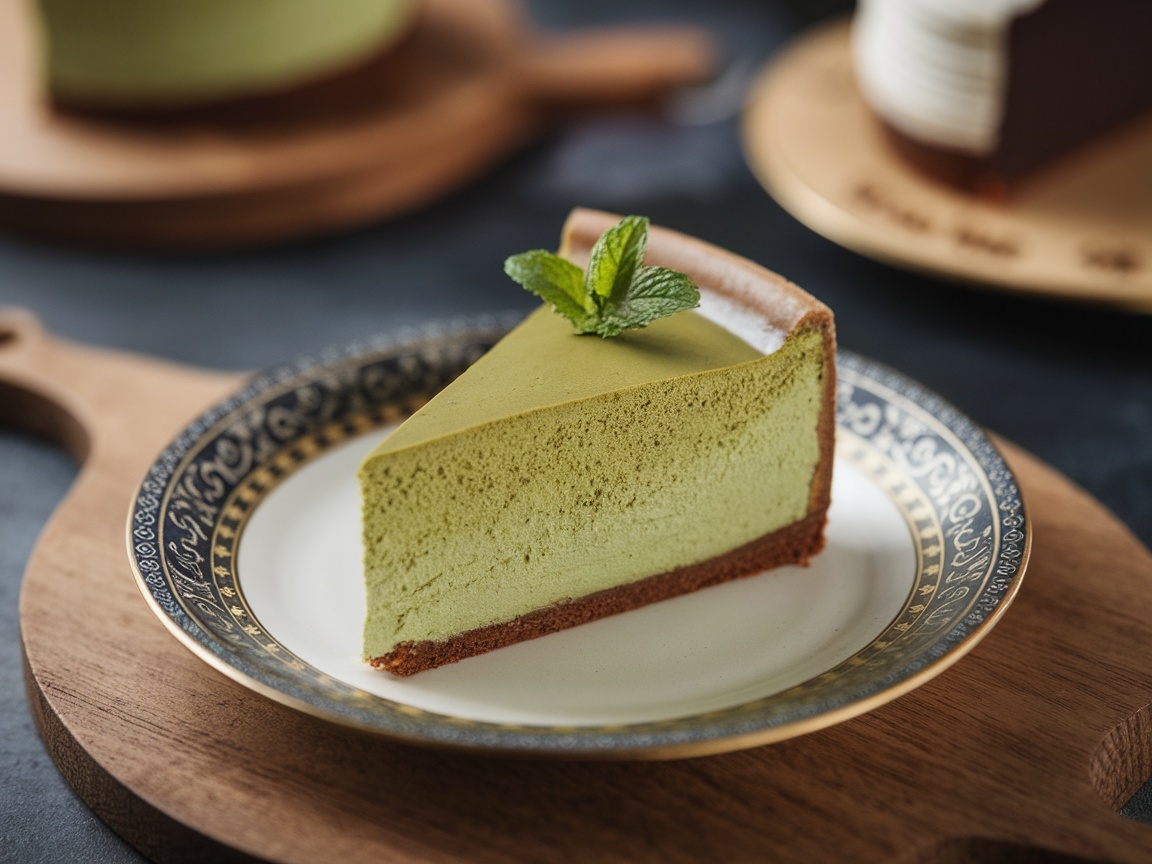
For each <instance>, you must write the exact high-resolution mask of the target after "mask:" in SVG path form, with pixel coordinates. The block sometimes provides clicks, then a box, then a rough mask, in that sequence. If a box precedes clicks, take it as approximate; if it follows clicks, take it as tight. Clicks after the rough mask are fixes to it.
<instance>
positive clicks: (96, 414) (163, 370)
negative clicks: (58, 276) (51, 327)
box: [0, 308, 238, 462]
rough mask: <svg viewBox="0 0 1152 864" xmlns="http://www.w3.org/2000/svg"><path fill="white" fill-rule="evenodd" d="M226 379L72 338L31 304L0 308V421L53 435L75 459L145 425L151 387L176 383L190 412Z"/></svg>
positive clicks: (232, 377) (225, 375) (129, 436)
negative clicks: (57, 333) (54, 331)
mask: <svg viewBox="0 0 1152 864" xmlns="http://www.w3.org/2000/svg"><path fill="white" fill-rule="evenodd" d="M173 376H174V377H173ZM233 381H238V378H237V376H236V375H234V374H231V373H216V372H204V371H201V370H191V369H187V368H185V367H180V366H176V365H174V364H169V363H164V362H162V361H152V360H150V361H147V362H144V361H143V360H142V359H141V358H139V357H134V356H132V355H129V354H123V353H120V352H117V351H111V350H106V349H100V348H88V347H82V346H79V345H75V344H73V343H71V342H68V341H66V340H63V339H59V338H56V337H54V336H52V335H50V334H49V333H47V332H45V330H44V327H43V326H42V325H41V323H40V321H39V320H38V319H37V318H36V316H35V315H32V314H31V313H30V312H27V311H25V310H22V309H12V308H9V309H0V425H4V426H8V427H12V428H15V429H18V430H19V431H22V432H26V433H28V434H31V435H35V436H37V437H40V438H46V439H48V440H50V441H53V442H55V443H57V444H59V445H61V446H62V447H64V448H65V449H66V450H68V451H69V452H70V453H71V454H72V455H73V456H75V457H76V458H77V460H79V461H81V462H83V461H85V460H86V459H88V458H89V457H90V456H91V455H92V454H93V453H94V451H95V450H96V449H99V445H100V443H101V442H103V441H105V440H109V439H114V438H116V437H117V436H123V437H124V438H125V439H134V438H136V435H135V429H136V427H137V426H138V425H141V424H143V425H148V421H147V417H148V414H149V401H150V397H151V396H152V395H154V390H153V389H152V388H156V390H160V389H161V388H162V390H163V391H169V390H171V388H172V387H175V388H177V391H178V392H183V393H184V394H185V395H186V397H187V404H188V406H189V411H190V412H192V411H195V410H196V409H197V408H199V407H200V406H202V405H204V404H205V403H206V400H207V399H208V398H210V397H218V396H219V394H220V393H221V391H222V389H223V388H225V387H226V386H227V384H228V383H229V382H233ZM157 395H158V394H157ZM168 398H169V399H170V398H171V396H169V397H168ZM191 416H192V414H191V413H190V414H189V417H191ZM172 431H173V430H172V428H171V425H170V423H169V424H168V426H167V432H168V433H169V434H170V433H171V432H172Z"/></svg>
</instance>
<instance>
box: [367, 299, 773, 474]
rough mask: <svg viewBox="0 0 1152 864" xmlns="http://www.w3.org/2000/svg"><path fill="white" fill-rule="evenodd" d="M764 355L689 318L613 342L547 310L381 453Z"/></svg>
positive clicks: (676, 317)
mask: <svg viewBox="0 0 1152 864" xmlns="http://www.w3.org/2000/svg"><path fill="white" fill-rule="evenodd" d="M763 356H764V355H763V353H762V352H761V351H759V350H757V349H756V348H754V347H752V346H751V345H749V344H748V343H747V342H745V341H744V340H742V339H740V338H739V337H737V336H735V335H733V334H732V333H730V332H729V331H728V330H727V329H725V328H724V327H722V326H720V325H719V324H716V323H713V322H712V321H710V320H708V319H707V318H705V317H704V316H703V315H700V314H697V313H695V312H682V313H680V314H678V315H674V316H671V317H669V318H663V319H660V320H658V321H654V322H653V323H651V324H650V325H648V326H647V327H645V328H643V329H639V330H629V331H627V332H625V333H623V334H621V335H620V336H616V337H614V338H612V339H601V338H600V337H598V336H592V335H583V336H581V335H576V334H575V333H573V332H572V326H571V325H570V324H569V323H568V322H567V321H566V320H564V319H563V318H561V317H559V316H558V315H555V314H554V313H553V312H552V311H551V309H550V308H548V307H547V306H542V307H541V308H539V309H537V310H536V311H535V312H534V313H532V314H531V315H530V316H529V317H528V319H527V320H525V321H524V323H522V324H521V325H520V326H519V327H517V328H516V330H514V331H513V332H512V333H511V334H509V336H507V337H505V338H504V339H503V340H501V341H500V342H499V343H498V344H497V345H496V346H495V347H494V348H492V350H491V351H489V352H488V354H487V355H486V357H485V362H484V363H483V364H481V365H480V366H477V367H473V368H472V369H469V370H468V371H466V372H465V373H464V375H462V376H461V377H460V378H458V379H457V380H456V381H454V382H453V383H452V384H449V385H448V387H447V388H445V389H444V391H442V392H441V393H440V394H439V395H438V396H437V398H436V401H435V404H434V405H429V406H425V407H424V408H422V409H420V410H419V411H417V412H416V413H415V414H414V415H413V416H412V417H410V418H409V419H408V420H407V421H406V422H405V423H404V424H403V426H402V427H401V428H399V429H397V430H396V431H395V432H394V433H393V434H392V435H390V436H389V437H388V438H387V439H386V440H385V441H384V442H382V443H381V444H380V446H379V447H378V448H377V449H376V450H375V451H374V454H377V453H388V452H394V451H396V450H400V449H403V448H405V447H409V446H414V445H416V444H420V443H424V442H426V441H429V440H431V439H433V438H437V437H440V436H443V435H451V434H453V433H455V432H459V431H461V430H462V429H466V428H469V427H470V426H474V425H479V424H481V423H487V422H493V421H496V420H501V419H506V418H508V417H514V416H517V415H519V414H523V413H525V412H528V411H533V410H537V409H540V408H544V407H548V406H552V405H559V404H563V403H565V402H573V401H577V400H581V399H587V398H590V397H593V396H598V395H601V394H604V393H609V392H612V391H618V390H625V389H628V388H632V387H638V386H641V385H644V384H650V383H652V382H655V381H662V380H666V379H669V378H677V377H680V376H685V375H694V374H699V373H703V372H709V371H712V370H715V369H720V368H724V367H728V366H735V365H738V364H741V363H746V362H750V361H754V360H756V359H758V358H761V357H763Z"/></svg>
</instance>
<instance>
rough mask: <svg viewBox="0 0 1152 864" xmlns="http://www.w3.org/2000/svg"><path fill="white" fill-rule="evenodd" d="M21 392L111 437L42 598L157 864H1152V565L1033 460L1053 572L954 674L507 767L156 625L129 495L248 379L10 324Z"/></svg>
mask: <svg viewBox="0 0 1152 864" xmlns="http://www.w3.org/2000/svg"><path fill="white" fill-rule="evenodd" d="M4 333H7V334H8V335H7V338H5V337H4V336H3V334H4ZM0 381H3V382H5V386H6V391H5V392H8V393H13V392H23V393H27V394H35V396H36V398H34V399H30V400H26V401H25V403H24V404H25V405H28V404H33V405H41V406H46V405H52V406H59V407H57V408H54V409H53V410H52V411H50V412H47V414H51V415H52V417H55V418H56V419H57V421H58V420H59V418H60V417H62V416H65V415H66V416H71V417H72V418H74V422H72V424H71V427H68V426H67V425H66V426H65V427H63V428H65V429H67V428H72V429H73V433H68V434H74V429H75V427H81V428H83V429H84V430H85V431H86V433H87V435H86V437H87V439H88V441H89V442H90V443H89V446H88V447H87V457H86V461H85V463H84V466H83V469H82V471H81V474H80V476H79V478H78V480H77V482H76V485H75V486H74V488H73V489H72V490H71V492H70V494H69V495H68V496H67V498H66V500H65V501H64V502H63V503H62V504H61V506H60V508H59V510H58V511H57V513H56V514H55V516H54V517H53V519H52V520H51V521H50V523H49V525H48V526H47V527H46V528H45V530H44V533H43V535H42V537H41V538H40V541H39V543H38V544H37V547H36V550H35V552H34V554H33V556H32V559H31V561H30V564H29V567H28V571H27V575H26V579H25V582H24V587H23V594H22V597H21V608H20V620H21V625H22V634H23V644H24V650H25V657H26V668H27V680H28V689H29V694H30V699H31V702H32V705H33V710H34V713H35V715H36V717H37V721H38V723H39V726H40V729H41V731H42V734H43V736H44V738H45V742H46V745H47V747H48V749H49V751H50V752H51V754H52V756H53V758H54V759H55V760H56V762H57V765H58V766H59V767H60V769H61V771H62V772H63V774H64V775H65V777H67V779H68V780H69V782H70V783H71V784H72V785H73V787H74V788H76V789H77V791H78V792H79V793H80V795H81V796H82V797H83V799H84V800H85V801H86V802H87V803H88V804H89V805H90V806H92V807H93V809H94V810H95V811H96V812H97V813H98V814H100V816H101V817H102V818H104V819H105V820H106V821H107V822H108V823H109V824H110V825H112V827H113V828H115V829H116V830H117V831H118V832H119V833H120V834H122V835H123V836H124V837H125V838H126V839H127V840H128V841H129V842H131V843H132V844H133V845H135V846H136V847H137V848H139V849H141V850H142V851H144V852H145V853H146V854H148V855H150V856H152V857H154V858H155V859H157V860H161V861H190V860H217V858H222V857H223V856H224V855H227V856H230V857H233V858H235V859H236V860H244V859H245V857H247V856H252V857H257V858H263V859H269V860H274V861H286V862H294V861H300V862H304V861H317V860H344V861H398V862H444V861H490V862H509V861H524V860H532V861H557V862H559V861H572V860H579V861H585V860H595V861H649V860H651V861H662V862H681V861H683V862H688V861H797V862H799V861H805V862H810V861H854V862H916V864H928V862H930V864H952V862H960V861H982V862H983V861H1008V862H1019V861H1035V860H1041V861H1049V860H1051V861H1069V860H1071V861H1079V860H1083V861H1109V862H1132V864H1136V862H1142V861H1147V860H1150V859H1152V827H1149V826H1146V825H1142V824H1138V823H1133V822H1129V821H1127V820H1125V819H1123V818H1122V817H1120V816H1119V815H1117V814H1116V812H1115V808H1116V807H1117V806H1118V805H1119V804H1120V803H1122V800H1123V797H1124V796H1125V794H1127V793H1128V792H1130V791H1131V789H1132V788H1133V784H1134V783H1138V782H1141V781H1143V779H1145V776H1146V775H1147V773H1148V770H1149V758H1148V754H1149V752H1150V750H1152V748H1150V746H1149V737H1150V728H1149V724H1148V720H1147V715H1146V712H1145V710H1144V708H1145V706H1146V705H1147V704H1148V702H1149V697H1150V695H1152V671H1149V666H1148V664H1147V662H1146V657H1147V656H1148V653H1149V651H1150V650H1152V623H1150V622H1152V555H1150V554H1149V552H1148V550H1146V549H1145V548H1144V547H1143V546H1142V545H1141V544H1140V543H1139V542H1138V541H1137V540H1136V539H1135V538H1134V537H1133V536H1132V535H1131V534H1130V533H1129V532H1128V531H1127V530H1126V529H1125V528H1124V527H1123V526H1122V525H1121V524H1120V523H1119V522H1118V521H1117V520H1116V519H1115V518H1114V517H1113V516H1112V515H1110V514H1109V513H1107V512H1106V511H1105V510H1104V509H1103V508H1102V507H1101V506H1100V505H1099V504H1097V503H1095V502H1094V501H1093V500H1092V499H1090V498H1089V497H1088V496H1087V495H1086V494H1084V493H1083V492H1082V491H1080V490H1079V489H1077V488H1075V487H1074V486H1073V485H1071V484H1070V483H1069V482H1068V481H1067V480H1066V479H1064V478H1062V477H1061V476H1060V475H1058V474H1057V473H1056V472H1055V471H1053V470H1052V469H1050V468H1048V467H1046V466H1045V465H1043V464H1041V463H1040V462H1038V461H1037V460H1035V459H1034V458H1032V457H1030V456H1029V455H1028V454H1026V453H1024V452H1022V451H1021V450H1019V449H1018V448H1015V447H1012V446H1011V445H1007V444H1005V445H1004V450H1005V453H1006V455H1007V457H1008V460H1009V462H1010V463H1011V464H1012V466H1013V469H1014V470H1015V471H1016V472H1017V475H1018V477H1019V480H1020V484H1021V487H1022V489H1023V491H1024V495H1025V498H1026V501H1027V502H1028V505H1029V507H1030V515H1031V518H1032V520H1033V523H1034V530H1035V534H1034V546H1033V555H1032V561H1031V563H1030V565H1029V570H1028V574H1027V576H1026V578H1025V580H1024V584H1023V586H1022V588H1021V591H1020V594H1019V596H1018V598H1017V599H1016V601H1015V603H1014V604H1013V606H1012V607H1011V609H1009V610H1008V613H1007V615H1006V616H1005V618H1004V620H1003V621H1002V622H1001V623H1000V624H998V625H997V627H996V628H995V629H994V630H993V631H992V632H991V633H990V634H989V635H988V636H987V637H986V638H985V639H984V640H983V641H982V642H981V643H980V644H979V645H978V646H977V647H976V648H975V649H974V650H973V651H972V653H971V654H970V655H968V656H967V657H965V658H964V659H963V660H962V661H961V662H959V663H958V664H957V665H956V666H955V667H953V668H951V669H949V670H947V671H946V672H944V673H943V674H942V675H941V676H939V677H938V678H936V679H933V680H932V681H930V682H929V683H927V684H925V685H924V686H922V687H920V688H919V689H917V690H915V691H913V692H912V693H910V694H908V695H906V696H903V697H901V698H899V699H897V700H896V701H894V702H892V703H890V704H888V705H886V706H884V707H882V708H880V709H879V710H876V711H874V712H871V713H869V714H867V715H864V716H862V717H859V718H856V719H854V720H851V721H848V722H845V723H842V724H840V725H838V726H834V727H832V728H829V729H826V730H823V731H820V732H817V733H814V734H811V735H807V736H804V737H801V738H796V739H792V740H789V741H786V742H783V743H779V744H775V745H771V746H767V747H761V748H757V749H753V750H746V751H743V752H737V753H730V754H726V755H721V756H713V757H706V758H699V759H690V760H682V761H673V762H643V763H641V762H624V763H597V762H552V761H530V760H511V759H507V760H501V759H493V758H485V757H477V756H468V755H461V754H453V753H445V752H438V751H432V750H422V749H417V748H412V747H407V746H402V745H398V744H392V743H389V742H387V741H384V740H380V739H378V738H374V737H372V736H369V735H366V734H360V733H357V732H353V731H350V730H347V729H343V728H338V727H335V726H332V725H330V724H327V723H325V722H323V721H320V720H317V719H314V718H311V717H308V716H305V715H303V714H300V713H298V712H295V711H293V710H291V709H289V708H286V707H284V706H281V705H279V704H276V703H273V702H271V701H268V700H266V699H263V698H261V697H259V696H256V695H255V694H253V693H251V692H249V691H248V690H246V689H245V688H243V687H241V686H240V685H238V684H235V683H233V682H232V681H231V680H229V679H227V678H225V677H224V676H222V675H220V674H218V673H217V672H215V671H213V670H212V669H211V668H209V667H208V666H207V665H206V664H204V663H202V662H201V661H199V660H198V659H196V658H195V657H194V656H193V655H192V654H191V653H190V652H188V651H187V650H186V649H184V648H183V647H182V646H181V645H180V644H179V643H178V642H177V641H176V640H175V639H174V638H172V636H171V635H169V634H168V633H167V632H166V630H165V628H164V627H163V625H162V624H161V623H160V622H159V621H158V620H157V619H156V618H155V617H154V616H153V615H152V613H151V612H150V611H149V609H148V607H147V605H146V604H145V601H144V600H143V598H142V597H141V596H140V593H139V591H138V589H137V588H136V585H135V583H134V581H133V578H132V574H131V571H130V569H129V566H128V562H127V558H126V553H125V548H124V545H125V540H124V533H125V531H124V523H125V514H126V512H127V509H128V505H129V502H130V501H131V499H132V497H133V494H134V492H135V489H136V486H137V483H138V481H139V480H140V478H141V476H142V475H143V472H144V471H145V470H146V468H147V466H148V464H149V463H150V461H151V460H152V458H153V457H154V455H155V454H156V452H157V451H159V450H160V449H161V448H162V447H163V446H164V445H165V444H166V443H167V441H168V439H169V438H170V437H171V435H173V434H174V433H175V432H176V431H177V430H178V429H179V428H180V427H181V425H182V424H183V423H185V422H186V421H187V420H188V419H189V418H190V417H191V415H193V414H194V413H196V412H197V411H198V410H199V409H200V408H201V407H203V406H205V405H206V404H208V403H210V402H212V401H214V400H215V399H217V398H219V397H221V396H223V395H224V394H225V393H226V392H227V391H229V390H230V389H231V388H233V387H234V386H235V385H236V384H237V383H238V382H239V378H238V377H237V376H231V375H220V374H209V373H205V372H201V371H197V370H193V369H188V368H181V367H178V366H173V365H171V364H167V363H161V362H158V361H155V360H151V359H146V358H142V357H134V356H130V355H123V354H117V353H112V352H106V351H96V350H91V349H86V348H80V347H78V346H74V345H69V344H66V343H62V342H59V341H57V340H55V339H53V338H51V337H50V336H48V335H47V334H44V333H43V332H41V331H40V330H39V328H38V327H37V325H36V324H35V322H34V321H32V320H31V319H29V318H27V317H24V316H19V315H16V316H12V315H9V316H7V317H5V318H0ZM11 413H12V412H10V411H9V412H7V415H8V416H10V415H11ZM50 421H51V417H46V416H42V417H40V418H39V419H34V420H32V421H30V422H31V425H33V426H37V425H38V426H39V428H40V429H41V430H42V431H50V430H52V429H54V428H56V427H54V426H53V425H52V422H50Z"/></svg>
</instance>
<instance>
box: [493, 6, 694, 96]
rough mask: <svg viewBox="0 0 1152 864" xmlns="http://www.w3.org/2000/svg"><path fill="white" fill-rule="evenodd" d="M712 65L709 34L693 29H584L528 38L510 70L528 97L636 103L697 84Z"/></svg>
mask: <svg viewBox="0 0 1152 864" xmlns="http://www.w3.org/2000/svg"><path fill="white" fill-rule="evenodd" d="M716 68H717V48H716V45H715V42H714V41H713V39H712V37H711V36H710V35H709V34H708V33H706V32H705V31H703V30H701V29H699V28H696V27H671V26H669V27H657V28H653V27H635V28H625V29H620V28H613V29H611V30H607V29H603V30H601V29H594V30H585V31H582V32H579V33H574V34H567V35H563V36H539V37H537V38H535V39H533V40H531V42H530V45H529V46H528V47H527V49H526V50H525V51H524V53H523V55H522V56H521V58H520V59H519V60H518V61H517V62H516V63H514V64H513V68H512V74H513V75H514V76H515V80H516V81H517V83H518V84H519V85H520V86H522V87H524V88H526V90H527V93H528V96H529V98H530V99H532V100H534V101H537V102H541V103H545V104H551V105H557V106H568V107H571V106H574V105H576V106H578V105H593V104H595V105H605V104H613V103H621V104H622V103H628V102H641V101H645V100H650V99H654V98H656V97H658V96H660V95H663V94H665V93H667V91H668V90H669V88H674V87H681V86H686V85H689V84H697V83H700V82H701V81H704V80H706V79H707V78H709V77H710V76H711V75H713V74H714V73H715V71H716Z"/></svg>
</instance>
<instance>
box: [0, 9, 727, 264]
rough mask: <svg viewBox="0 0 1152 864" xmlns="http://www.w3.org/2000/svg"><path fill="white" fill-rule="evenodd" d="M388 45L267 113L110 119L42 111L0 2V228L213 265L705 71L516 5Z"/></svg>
mask: <svg viewBox="0 0 1152 864" xmlns="http://www.w3.org/2000/svg"><path fill="white" fill-rule="evenodd" d="M420 2H421V7H420V12H419V15H418V16H417V18H416V21H415V23H414V25H413V29H412V32H411V33H409V34H408V35H407V36H406V37H405V38H404V39H403V40H402V41H401V42H400V43H399V44H398V45H397V46H396V47H394V48H390V49H389V50H388V51H387V52H386V53H385V54H384V55H383V56H381V57H380V58H377V60H376V61H374V62H373V63H371V64H369V65H368V66H367V67H366V68H364V69H360V70H357V71H356V72H355V74H351V73H350V74H349V76H346V77H345V79H341V80H342V83H331V82H330V85H327V86H326V85H324V84H323V83H318V84H317V85H315V86H313V87H312V88H311V89H305V91H304V92H300V93H297V94H294V95H293V96H292V97H291V98H286V100H285V101H284V102H282V103H276V104H274V105H270V104H269V103H268V102H259V101H256V102H254V103H252V104H249V103H240V104H236V105H232V106H231V109H232V110H224V109H226V108H227V107H228V106H224V108H221V106H217V109H219V110H205V111H204V112H200V113H195V112H193V113H188V114H179V113H175V114H169V115H153V116H148V117H131V118H128V117H120V118H116V117H111V116H108V115H104V116H100V115H95V114H78V113H73V112H68V111H61V110H54V109H53V108H52V106H51V105H49V104H48V101H47V100H46V99H45V97H44V96H43V94H42V93H41V92H40V91H41V86H40V83H39V71H38V70H39V60H38V46H37V44H36V42H35V39H34V36H33V34H34V32H35V28H34V27H33V26H32V22H31V21H30V20H29V19H30V13H29V10H30V9H31V6H32V4H31V3H27V2H25V0H0V130H2V132H0V228H5V229H8V230H12V231H19V232H24V233H36V234H46V235H50V236H52V237H57V238H64V239H68V240H73V241H83V242H86V243H95V244H104V245H115V246H130V247H153V248H169V249H197V250H202V249H216V248H223V247H230V246H241V245H248V244H253V243H266V242H271V241H275V240H284V239H288V238H293V237H299V236H303V235H308V234H314V233H323V232H330V231H335V230H338V229H341V228H345V227H348V226H352V225H357V224H362V223H364V222H367V221H370V220H373V219H378V218H382V217H385V216H391V215H395V214H397V213H399V212H401V211H404V210H407V209H411V208H413V207H415V206H417V205H419V204H423V203H426V202H428V201H430V200H431V199H433V198H435V197H437V196H439V195H443V194H446V193H447V192H448V191H449V190H450V189H452V188H454V187H456V186H458V185H460V184H461V183H463V182H465V181H466V180H468V179H471V178H472V177H474V176H475V175H477V174H478V173H480V172H481V171H483V170H485V169H486V168H489V167H490V166H492V165H493V164H494V163H496V162H497V161H498V160H499V159H500V158H501V157H503V156H505V155H506V154H507V153H509V152H510V151H512V150H514V149H515V148H517V147H521V146H523V145H525V144H526V143H528V142H529V141H530V140H531V139H532V138H533V136H535V135H537V134H538V133H539V132H540V130H541V128H542V127H543V126H544V124H545V122H546V121H547V120H548V119H549V118H550V117H552V116H554V115H555V114H557V113H558V112H560V111H563V110H571V109H572V108H574V107H581V106H584V107H587V106H604V105H615V104H621V103H629V102H639V101H644V100H651V99H653V98H655V97H657V96H659V95H660V94H662V93H665V92H667V91H668V90H669V89H670V88H674V87H677V86H681V85H685V84H690V83H696V82H699V81H700V80H701V79H703V78H705V77H707V76H708V75H709V74H711V72H712V71H713V65H714V60H715V57H714V46H713V44H712V40H711V38H710V37H709V36H708V35H707V34H706V33H705V32H703V31H702V30H700V29H699V28H696V27H688V26H666V27H659V26H656V27H653V26H646V27H643V28H641V27H633V28H619V27H618V28H613V29H603V30H588V31H581V32H567V33H564V34H558V35H547V34H542V33H539V32H536V31H535V30H534V29H533V28H532V27H531V26H530V25H529V24H528V22H527V21H526V15H525V13H524V10H523V9H522V7H521V5H520V3H519V2H517V0H420Z"/></svg>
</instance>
